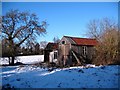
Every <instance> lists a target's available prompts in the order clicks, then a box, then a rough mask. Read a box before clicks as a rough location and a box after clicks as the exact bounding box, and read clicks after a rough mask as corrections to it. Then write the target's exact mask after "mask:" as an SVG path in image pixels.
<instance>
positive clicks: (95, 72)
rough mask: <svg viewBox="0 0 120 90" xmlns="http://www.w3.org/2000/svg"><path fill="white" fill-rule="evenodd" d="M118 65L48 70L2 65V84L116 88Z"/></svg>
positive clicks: (42, 86)
mask: <svg viewBox="0 0 120 90" xmlns="http://www.w3.org/2000/svg"><path fill="white" fill-rule="evenodd" d="M118 67H120V66H118V65H116V66H115V65H113V66H93V67H90V68H84V67H71V68H64V69H54V70H53V71H51V72H50V71H49V70H48V69H43V68H40V67H37V66H23V67H18V66H17V67H13V69H12V67H3V68H2V70H3V72H2V73H1V75H2V80H3V81H2V85H3V86H4V87H8V86H10V87H14V88H118V77H119V76H120V73H118Z"/></svg>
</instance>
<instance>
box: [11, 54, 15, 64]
mask: <svg viewBox="0 0 120 90" xmlns="http://www.w3.org/2000/svg"><path fill="white" fill-rule="evenodd" d="M14 60H15V57H14V56H12V62H11V65H14Z"/></svg>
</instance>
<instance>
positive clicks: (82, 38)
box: [64, 36, 96, 40]
mask: <svg viewBox="0 0 120 90" xmlns="http://www.w3.org/2000/svg"><path fill="white" fill-rule="evenodd" d="M64 37H68V38H77V39H92V40H96V39H95V38H81V37H72V36H64Z"/></svg>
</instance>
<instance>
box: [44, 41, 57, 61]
mask: <svg viewBox="0 0 120 90" xmlns="http://www.w3.org/2000/svg"><path fill="white" fill-rule="evenodd" d="M57 57H58V43H52V42H49V43H48V44H47V46H46V48H45V50H44V62H57Z"/></svg>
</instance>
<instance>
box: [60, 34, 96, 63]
mask: <svg viewBox="0 0 120 90" xmlns="http://www.w3.org/2000/svg"><path fill="white" fill-rule="evenodd" d="M95 45H97V41H96V40H95V39H90V38H79V37H70V36H63V38H62V39H61V41H60V43H59V48H58V62H59V64H62V65H73V64H79V65H83V64H87V63H91V60H92V58H93V54H94V50H95V48H94V46H95Z"/></svg>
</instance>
